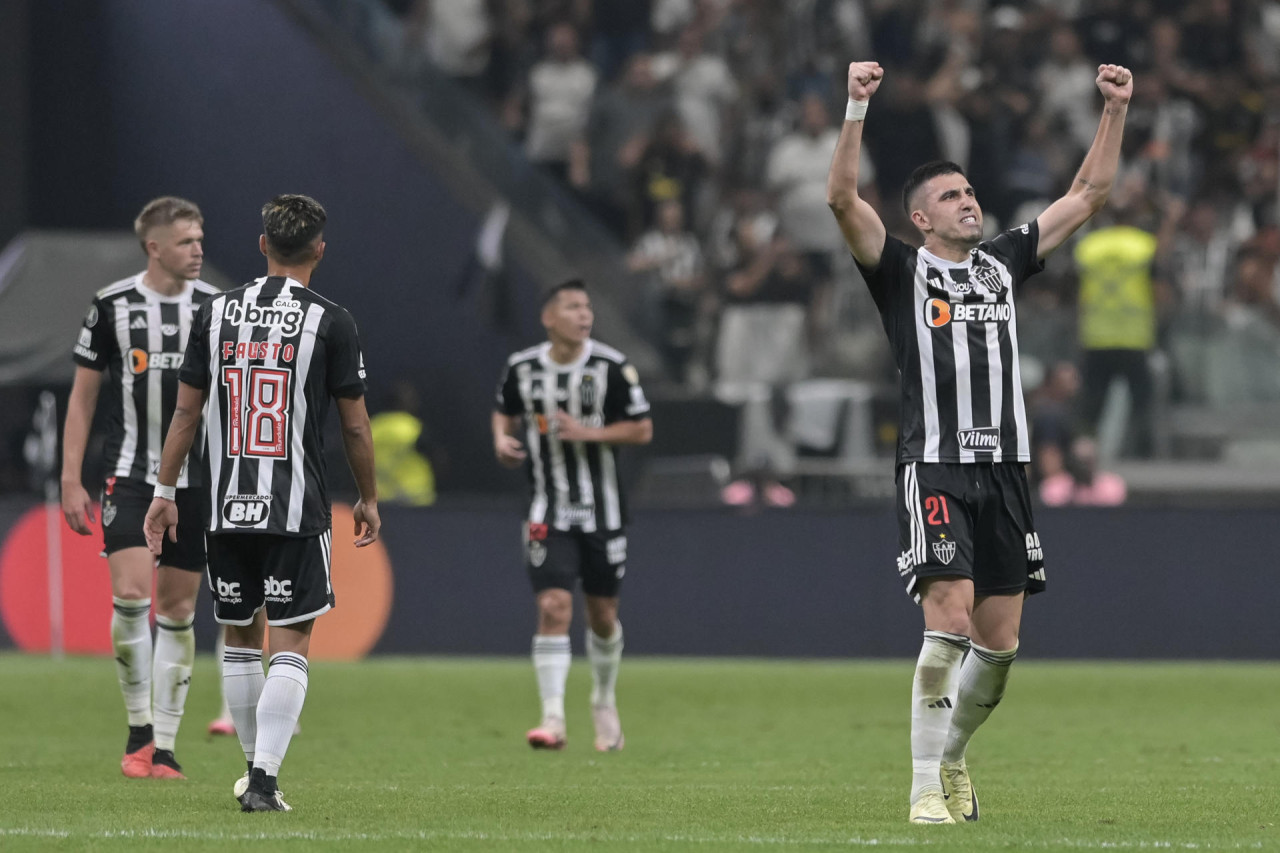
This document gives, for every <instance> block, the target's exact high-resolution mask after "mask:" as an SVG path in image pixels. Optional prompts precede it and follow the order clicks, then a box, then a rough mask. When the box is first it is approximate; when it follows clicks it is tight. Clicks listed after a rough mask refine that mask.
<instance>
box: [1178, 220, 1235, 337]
mask: <svg viewBox="0 0 1280 853" xmlns="http://www.w3.org/2000/svg"><path fill="white" fill-rule="evenodd" d="M1224 220H1225V217H1224V216H1223V214H1222V213H1221V212H1220V211H1219V209H1218V205H1217V203H1216V202H1215V199H1214V198H1213V197H1212V196H1202V197H1201V198H1199V199H1196V201H1195V202H1194V203H1192V205H1191V207H1190V208H1189V209H1188V211H1187V214H1186V216H1185V217H1184V220H1183V227H1182V231H1181V234H1180V236H1179V238H1178V239H1177V240H1176V242H1175V243H1174V245H1173V246H1171V247H1170V248H1169V253H1168V261H1167V270H1168V276H1169V279H1170V284H1171V285H1172V286H1173V288H1174V290H1175V292H1176V293H1177V295H1178V300H1179V302H1180V303H1181V312H1182V314H1183V315H1184V316H1186V317H1207V316H1214V315H1216V314H1218V313H1219V312H1220V311H1221V310H1222V301H1223V299H1224V298H1225V297H1226V295H1227V293H1226V285H1227V271H1228V267H1229V266H1230V263H1231V255H1232V252H1233V251H1234V246H1235V245H1236V243H1235V241H1234V240H1233V239H1232V235H1231V231H1230V228H1229V226H1228V224H1227V223H1226V222H1225V221H1224Z"/></svg>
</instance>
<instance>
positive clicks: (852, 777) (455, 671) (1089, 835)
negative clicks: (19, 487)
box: [0, 654, 1280, 851]
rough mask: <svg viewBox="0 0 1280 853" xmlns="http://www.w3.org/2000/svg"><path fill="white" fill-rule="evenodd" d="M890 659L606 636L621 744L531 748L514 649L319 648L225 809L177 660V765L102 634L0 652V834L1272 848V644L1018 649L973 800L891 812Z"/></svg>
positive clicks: (258, 843)
mask: <svg viewBox="0 0 1280 853" xmlns="http://www.w3.org/2000/svg"><path fill="white" fill-rule="evenodd" d="M911 669H912V664H911V662H909V661H887V662H848V661H832V662H809V661H771V662H761V661H745V660H672V659H644V658H632V659H628V660H625V661H624V664H623V669H622V676H621V681H620V684H619V697H620V708H621V710H622V720H623V725H624V729H625V731H626V733H627V748H626V749H625V750H624V751H623V752H620V753H614V754H605V755H601V754H597V753H596V752H594V751H593V750H592V748H591V741H592V735H591V723H590V715H589V712H588V709H587V695H588V687H589V678H590V677H589V673H588V670H587V667H586V665H585V661H583V660H582V659H580V658H579V659H576V660H575V666H574V670H573V672H572V674H571V676H570V685H569V695H568V707H569V711H570V714H569V717H570V719H569V745H568V748H567V749H566V750H565V751H563V752H560V753H545V752H540V753H535V752H533V751H532V750H530V749H529V748H528V747H527V746H525V744H524V741H523V733H524V731H525V729H526V728H528V727H529V726H530V725H532V724H533V723H534V722H536V716H537V701H536V696H535V687H534V679H533V674H532V671H531V668H530V666H529V664H528V662H527V660H524V659H514V658H513V659H499V660H495V659H468V658H454V659H440V658H382V659H374V660H369V661H365V662H361V663H355V664H339V663H324V662H319V663H316V664H314V665H313V666H312V669H311V688H310V693H309V695H308V697H307V705H306V708H305V710H304V711H303V716H302V734H301V735H299V736H298V737H297V738H295V739H294V741H293V745H292V746H291V748H290V751H289V755H288V758H287V760H286V761H285V764H284V767H283V769H282V772H281V776H280V783H281V788H282V789H283V790H284V791H285V792H286V794H287V795H288V799H289V802H290V803H291V805H293V807H294V809H295V810H294V811H293V812H291V813H288V814H241V813H239V811H238V810H237V809H238V807H237V805H236V803H235V802H234V800H233V799H232V797H231V785H232V783H233V782H234V781H235V779H236V778H237V777H238V776H239V775H240V774H241V773H242V772H243V762H242V759H241V756H240V753H239V747H238V745H237V744H236V743H235V741H234V739H228V738H220V739H217V740H210V739H208V738H206V736H205V734H204V726H205V724H206V723H207V722H208V720H209V718H210V717H211V716H213V715H214V713H215V711H216V707H215V705H216V696H217V694H216V691H215V682H214V678H215V675H214V666H213V661H212V660H211V659H210V658H209V657H207V656H202V657H201V658H200V660H199V662H198V664H197V668H196V675H195V679H194V683H193V685H192V690H191V696H190V698H189V700H188V702H187V721H186V725H185V727H184V731H183V732H182V733H181V734H180V735H179V739H178V750H177V754H178V758H179V760H180V761H182V762H183V764H184V766H185V768H186V771H187V774H188V775H189V776H190V779H189V780H188V781H187V782H159V781H151V780H140V781H134V780H127V779H125V778H123V777H122V776H121V775H120V771H119V764H118V762H119V757H120V752H121V750H122V749H123V746H124V740H125V734H126V732H125V723H124V711H123V707H122V704H121V701H120V697H119V691H118V688H117V686H116V681H115V673H114V667H113V666H112V664H111V662H110V661H109V660H106V659H79V658H72V659H68V660H65V661H52V660H49V659H46V658H40V657H25V656H20V655H13V654H9V655H0V768H2V769H0V849H2V850H5V851H9V850H27V849H41V850H129V851H135V850H175V849H176V850H182V851H188V850H226V849H234V848H249V847H256V848H259V849H263V848H264V847H265V849H270V850H275V849H280V850H299V851H301V850H307V851H310V850H355V851H374V850H409V849H413V850H450V851H452V850H457V851H478V850H486V851H489V850H493V851H550V850H567V851H615V850H617V851H650V850H654V851H734V850H749V851H770V850H786V849H796V850H805V851H818V850H847V849H860V848H864V847H875V848H877V849H895V850H896V849H916V848H926V849H934V850H948V851H949V850H1058V849H1062V850H1096V849H1175V850H1177V849H1188V850H1221V849H1280V826H1278V825H1277V824H1278V823H1280V701H1278V700H1280V666H1277V665H1273V664H1211V663H1205V664H1168V663H1113V664H1108V663H1102V664H1097V663H1089V664H1077V663H1045V662H1036V661H1023V662H1020V663H1019V664H1018V665H1017V668H1016V669H1015V670H1014V674H1013V679H1012V682H1011V684H1010V689H1009V693H1008V695H1007V698H1006V699H1005V702H1004V703H1003V704H1002V705H1001V707H1000V708H999V710H998V711H997V712H996V714H995V715H994V717H993V718H992V720H991V722H990V724H989V725H988V726H987V727H986V728H985V729H983V730H982V731H980V732H979V734H978V735H977V737H976V738H975V739H974V742H973V744H972V746H971V747H970V750H969V761H970V768H971V771H972V773H973V778H974V782H975V786H976V788H977V790H978V792H979V795H980V802H981V814H982V820H981V821H980V822H978V823H976V824H962V825H959V826H922V827H916V826H911V825H909V824H907V822H906V815H907V788H908V784H909V779H910V756H909V750H908V734H907V731H908V730H907V725H908V720H907V699H908V696H909V692H910V680H911Z"/></svg>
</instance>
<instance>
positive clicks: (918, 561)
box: [898, 462, 1045, 603]
mask: <svg viewBox="0 0 1280 853" xmlns="http://www.w3.org/2000/svg"><path fill="white" fill-rule="evenodd" d="M898 543H899V545H900V546H901V549H902V553H900V554H899V555H898V574H899V575H901V576H902V580H903V582H904V583H905V584H906V586H907V594H908V595H910V596H912V597H913V598H914V599H915V600H916V602H917V603H918V602H919V601H920V588H919V587H920V581H921V580H922V579H924V578H933V577H962V578H971V579H972V580H973V592H974V595H1013V594H1015V593H1019V592H1023V591H1025V592H1029V593H1035V592H1043V591H1044V588H1045V578H1044V551H1043V550H1041V548H1040V534H1038V533H1037V532H1036V529H1035V521H1034V520H1033V519H1032V517H1031V493H1030V490H1029V489H1028V488H1027V474H1026V471H1025V470H1024V469H1023V466H1022V464H1021V463H1019V462H997V463H988V462H978V463H973V464H959V463H950V462H907V463H904V464H902V465H899V466H898Z"/></svg>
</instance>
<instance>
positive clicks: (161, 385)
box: [62, 196, 218, 779]
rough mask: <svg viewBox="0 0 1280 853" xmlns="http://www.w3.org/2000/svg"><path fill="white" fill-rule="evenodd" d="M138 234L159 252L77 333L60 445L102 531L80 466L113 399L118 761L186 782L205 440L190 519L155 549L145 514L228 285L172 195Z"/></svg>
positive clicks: (75, 514) (191, 215)
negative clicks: (192, 340) (182, 387)
mask: <svg viewBox="0 0 1280 853" xmlns="http://www.w3.org/2000/svg"><path fill="white" fill-rule="evenodd" d="M133 228H134V232H135V233H136V234H137V235H138V240H139V242H141V243H142V250H143V251H144V252H145V253H146V255H147V268H146V270H145V271H143V272H140V273H138V274H137V275H135V276H132V277H130V278H127V279H124V280H123V281H118V282H116V283H115V284H112V285H110V286H109V287H106V288H103V289H102V290H100V291H99V292H98V295H97V296H96V297H94V300H93V304H92V305H90V306H89V311H88V313H87V314H86V315H85V318H84V324H83V326H81V328H80V337H79V339H78V340H77V341H76V345H75V349H74V355H73V358H74V359H75V363H76V375H75V380H74V382H73V384H72V386H71V398H70V399H69V400H68V401H67V420H66V425H65V427H64V430H63V439H62V512H63V515H65V516H66V519H67V524H68V525H69V526H70V527H71V529H72V530H74V531H75V532H76V533H79V534H81V535H82V536H88V535H90V533H91V532H92V530H91V529H90V527H89V525H90V523H91V522H93V521H94V517H93V499H92V498H90V496H89V492H88V491H87V490H86V489H85V487H84V484H83V482H82V468H83V465H84V455H85V447H86V445H87V444H88V441H89V428H90V425H91V424H92V423H93V416H94V411H95V409H96V408H97V406H98V403H99V402H101V403H102V407H103V410H104V414H105V416H106V417H105V421H106V446H105V452H104V456H105V458H104V463H105V466H106V471H105V473H106V482H105V483H104V484H103V485H102V541H103V553H104V554H105V555H106V557H107V566H108V567H109V570H110V572H111V599H112V606H113V612H112V614H111V645H112V649H113V651H114V654H115V659H116V672H117V674H118V676H119V679H120V690H121V692H122V693H123V694H124V704H125V710H126V712H127V713H128V719H129V738H128V742H127V744H126V746H125V751H124V758H123V759H122V760H121V762H120V766H121V769H122V770H123V771H124V775H126V776H129V777H131V778H144V777H153V778H157V779H182V778H184V777H183V775H182V768H181V767H180V766H179V765H178V761H177V759H176V758H175V757H174V754H173V749H174V742H175V740H176V739H177V735H178V725H179V724H180V723H181V722H182V711H183V706H184V705H185V704H186V700H187V688H188V686H189V685H190V684H191V666H192V663H193V662H194V661H195V636H194V634H193V633H192V630H191V626H192V622H193V620H194V619H195V607H196V595H197V593H198V592H199V591H200V574H201V572H203V571H204V567H205V549H204V529H203V527H202V521H203V519H204V513H205V508H204V507H205V500H206V492H205V491H204V489H203V488H201V486H202V481H201V479H200V478H201V475H202V472H201V466H200V461H199V460H200V451H199V448H197V449H195V450H193V451H192V452H191V454H190V455H189V456H187V455H184V456H183V457H182V458H180V459H178V460H177V465H178V468H177V469H176V470H175V472H174V479H173V481H172V482H173V483H174V485H175V486H176V488H177V493H176V496H177V497H176V499H177V501H178V503H179V504H180V505H181V506H182V508H183V512H184V513H185V514H186V519H187V520H186V521H184V522H183V524H182V526H181V527H179V528H178V530H177V536H176V538H175V539H174V540H173V541H171V542H166V543H165V545H164V548H163V549H162V550H161V551H158V552H157V554H152V553H151V552H150V551H148V550H147V543H146V540H145V539H144V538H143V535H142V517H143V514H144V513H145V512H146V510H147V505H148V504H149V503H150V501H151V490H152V487H153V486H154V485H155V482H156V472H157V471H158V470H159V468H160V443H161V441H162V440H163V438H164V433H165V430H167V429H168V427H169V420H170V419H171V418H172V417H173V410H174V405H175V404H176V402H177V398H178V368H179V367H181V366H182V357H183V352H184V351H185V349H186V346H187V336H188V333H189V332H190V330H191V319H192V315H193V313H194V312H195V310H196V309H197V308H198V307H199V306H200V305H201V304H202V303H203V302H204V301H206V300H208V299H209V298H210V297H211V296H213V295H214V294H216V293H217V292H218V291H217V289H216V288H214V287H213V286H211V285H209V284H206V283H205V282H203V281H200V278H199V277H200V268H201V265H202V264H203V263H204V249H203V241H204V217H203V216H201V214H200V208H198V207H196V205H194V204H192V203H191V202H189V201H186V200H184V199H180V198H173V197H171V196H166V197H163V198H157V199H153V200H152V201H150V202H148V203H147V205H146V206H145V207H144V208H143V209H142V212H141V213H139V214H138V218H137V219H136V220H135V221H134V223H133ZM157 555H158V556H159V561H158V562H159V568H158V569H157V568H156V566H157V559H156V557H157ZM153 582H154V584H155V591H156V601H155V609H156V626H157V628H158V631H157V633H156V637H155V641H154V643H153V642H152V638H151V621H150V615H151V604H152V602H151V590H152V584H153Z"/></svg>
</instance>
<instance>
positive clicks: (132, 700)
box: [111, 596, 151, 726]
mask: <svg viewBox="0 0 1280 853" xmlns="http://www.w3.org/2000/svg"><path fill="white" fill-rule="evenodd" d="M111 604H112V612H111V647H112V651H113V652H114V653H115V657H116V675H117V676H118V677H119V679H120V692H121V693H123V694H124V707H125V710H126V711H127V712H128V713H129V725H131V726H149V725H151V622H150V619H149V617H150V614H151V599H149V598H116V597H115V596H112V597H111Z"/></svg>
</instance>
